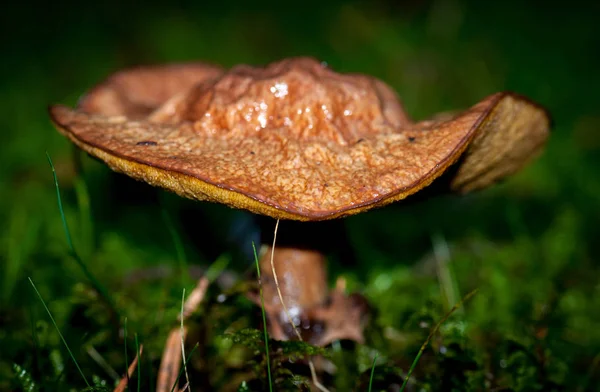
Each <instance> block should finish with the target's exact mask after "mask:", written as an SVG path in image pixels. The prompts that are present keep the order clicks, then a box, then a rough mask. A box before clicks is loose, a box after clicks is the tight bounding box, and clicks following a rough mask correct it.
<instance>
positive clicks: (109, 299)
mask: <svg viewBox="0 0 600 392" xmlns="http://www.w3.org/2000/svg"><path fill="white" fill-rule="evenodd" d="M46 157H47V158H48V163H49V164H50V167H51V168H52V176H53V178H54V187H55V188H56V199H57V202H58V210H59V212H60V217H61V219H62V224H63V229H64V231H65V237H66V239H67V245H68V247H69V253H70V255H71V257H73V259H75V262H77V264H78V265H79V268H81V270H82V271H83V273H84V274H85V276H86V277H87V278H88V280H89V281H90V282H91V283H92V286H93V287H94V289H95V290H96V291H97V292H98V293H99V294H100V295H101V296H102V297H103V298H104V300H105V301H106V302H107V304H108V305H109V307H110V308H111V309H112V311H113V312H114V313H115V314H117V315H118V314H119V312H118V311H117V307H116V306H115V303H114V301H113V300H112V297H111V296H110V295H109V294H108V290H106V288H105V287H104V286H103V285H102V283H100V281H99V280H98V279H96V277H95V276H94V275H93V274H92V272H91V271H90V270H89V269H88V268H87V266H86V265H85V263H84V262H83V260H82V259H81V258H80V257H79V254H78V253H77V252H76V251H75V247H74V246H73V240H72V238H71V232H70V230H69V225H68V224H67V218H66V217H65V211H64V209H63V204H62V198H61V196H60V187H59V185H58V177H57V176H56V170H55V169H54V164H53V163H52V159H51V158H50V154H48V152H46Z"/></svg>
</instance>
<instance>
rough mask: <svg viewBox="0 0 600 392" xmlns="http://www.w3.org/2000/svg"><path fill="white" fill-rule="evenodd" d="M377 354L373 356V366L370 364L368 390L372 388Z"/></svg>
mask: <svg viewBox="0 0 600 392" xmlns="http://www.w3.org/2000/svg"><path fill="white" fill-rule="evenodd" d="M377 357H378V356H377V355H375V358H373V366H371V377H369V392H371V389H373V378H374V377H375V364H376V363H377Z"/></svg>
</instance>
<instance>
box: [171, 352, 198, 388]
mask: <svg viewBox="0 0 600 392" xmlns="http://www.w3.org/2000/svg"><path fill="white" fill-rule="evenodd" d="M197 348H198V343H196V344H195V345H194V347H193V348H192V351H190V353H189V354H188V356H187V357H186V358H185V362H189V361H190V359H191V358H192V355H193V354H194V351H196V349H197ZM183 371H184V370H183V367H182V368H181V369H179V374H178V375H177V379H175V382H174V383H173V386H172V387H171V392H174V391H175V388H177V385H179V379H180V378H181V376H182V375H183Z"/></svg>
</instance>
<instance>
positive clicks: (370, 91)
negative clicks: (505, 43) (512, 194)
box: [50, 58, 549, 220]
mask: <svg viewBox="0 0 600 392" xmlns="http://www.w3.org/2000/svg"><path fill="white" fill-rule="evenodd" d="M50 114H51V118H52V120H53V122H54V123H55V125H56V126H57V128H58V129H59V130H60V131H61V132H62V133H63V134H65V135H66V136H67V137H68V138H69V139H70V140H71V141H73V142H74V143H75V144H76V145H78V146H79V147H80V148H82V149H83V150H85V151H87V152H88V153H90V154H91V155H93V156H96V157H98V158H99V159H101V160H103V161H105V162H106V163H107V164H108V165H109V166H110V167H111V168H113V169H114V170H116V171H119V172H123V173H125V174H127V175H129V176H131V177H134V178H136V179H139V180H143V181H146V182H148V183H149V184H152V185H155V186H160V187H163V188H166V189H169V190H171V191H174V192H176V193H178V194H179V195H181V196H185V197H189V198H192V199H197V200H209V201H214V202H220V203H224V204H227V205H229V206H232V207H236V208H242V209H247V210H250V211H253V212H255V213H259V214H264V215H268V216H272V217H275V218H282V219H296V220H324V219H332V218H336V217H340V216H345V215H351V214H356V213H358V212H361V211H364V210H367V209H370V208H373V207H376V206H382V205H385V204H388V203H391V202H394V201H397V200H401V199H403V198H405V197H407V196H408V195H410V194H413V193H415V192H417V191H419V190H420V189H422V188H424V187H426V186H427V185H429V184H430V183H431V182H432V181H433V180H434V179H435V178H437V177H439V176H440V175H441V174H442V173H443V172H444V171H445V170H446V169H447V168H448V167H450V166H451V165H452V164H454V163H456V164H457V165H459V166H458V167H457V168H456V169H457V170H456V171H455V173H456V174H455V175H454V177H453V179H452V182H451V187H452V188H453V190H456V191H471V190H474V189H478V188H482V187H485V186H487V185H489V184H491V183H493V182H494V181H496V180H498V179H500V178H502V177H504V176H506V175H509V174H511V173H513V172H514V171H516V170H518V169H519V168H520V167H522V166H523V165H524V164H525V163H526V162H527V161H528V160H529V159H530V158H531V157H532V156H533V155H535V153H536V152H538V151H539V150H540V149H541V147H542V146H543V144H544V141H545V140H546V138H547V135H548V128H549V120H548V116H547V114H546V112H545V111H544V110H543V109H541V108H539V107H538V106H537V105H535V104H533V103H531V102H530V101H528V100H527V99H525V98H522V97H520V96H518V95H515V94H511V93H498V94H494V95H492V96H489V97H487V98H485V99H484V100H482V101H481V102H479V103H477V104H476V105H474V106H473V107H471V108H470V109H468V110H466V111H464V112H462V113H460V114H457V115H455V116H453V117H452V118H446V119H436V120H431V121H423V122H418V123H413V122H411V121H410V119H409V118H408V116H407V115H406V113H405V112H404V110H403V108H402V105H401V103H400V101H399V100H398V98H397V97H396V94H395V93H394V92H393V90H392V89H391V88H390V87H388V86H387V85H386V84H385V83H383V82H382V81H380V80H377V79H375V78H372V77H369V76H365V75H354V74H338V73H336V72H334V71H332V70H331V69H329V68H328V67H326V66H324V65H323V64H321V63H319V62H318V61H316V60H314V59H310V58H292V59H286V60H283V61H280V62H276V63H272V64H270V65H268V66H266V67H264V68H254V67H250V66H245V65H242V66H237V67H234V68H232V69H231V70H229V71H224V70H221V69H219V68H218V67H215V66H210V65H206V64H186V65H168V66H157V67H146V68H137V69H131V70H126V71H121V72H119V73H117V74H115V75H113V76H111V77H109V78H108V79H107V80H106V81H105V82H104V83H102V84H100V85H99V86H97V87H95V88H94V89H92V90H91V91H90V92H89V93H88V94H87V95H86V96H85V97H84V98H83V99H82V101H81V103H80V105H79V107H78V108H77V109H70V108H67V107H65V106H60V105H57V106H53V107H51V108H50ZM459 158H460V160H459Z"/></svg>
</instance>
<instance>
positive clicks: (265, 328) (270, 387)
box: [252, 242, 273, 392]
mask: <svg viewBox="0 0 600 392" xmlns="http://www.w3.org/2000/svg"><path fill="white" fill-rule="evenodd" d="M252 250H253V252H254V262H255V263H256V273H257V274H258V286H259V290H260V292H259V294H260V309H261V310H262V318H263V326H264V328H263V330H264V332H265V354H266V356H267V376H268V377H269V392H273V380H271V360H270V358H269V334H268V333H267V315H266V313H265V299H264V297H263V290H262V283H261V281H260V268H259V266H258V255H257V254H256V246H255V245H254V242H252Z"/></svg>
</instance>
